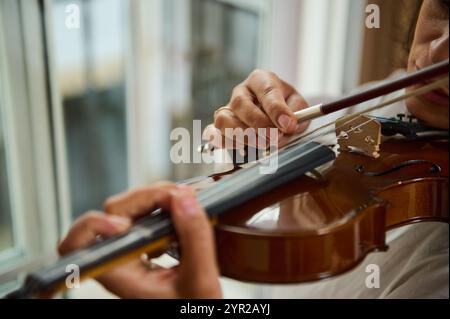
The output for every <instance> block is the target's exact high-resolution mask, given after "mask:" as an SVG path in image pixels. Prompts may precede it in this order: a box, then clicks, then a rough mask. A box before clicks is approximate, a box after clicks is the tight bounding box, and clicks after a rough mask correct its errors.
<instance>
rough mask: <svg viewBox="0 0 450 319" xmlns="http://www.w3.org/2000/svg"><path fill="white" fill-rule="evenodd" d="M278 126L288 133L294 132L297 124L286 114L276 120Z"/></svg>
mask: <svg viewBox="0 0 450 319" xmlns="http://www.w3.org/2000/svg"><path fill="white" fill-rule="evenodd" d="M278 124H279V125H280V126H281V128H283V129H284V130H285V131H288V132H290V131H293V130H295V127H296V126H297V122H296V121H294V120H293V119H292V118H291V117H289V116H287V115H286V114H283V115H281V116H280V117H279V118H278Z"/></svg>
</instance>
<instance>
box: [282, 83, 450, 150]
mask: <svg viewBox="0 0 450 319" xmlns="http://www.w3.org/2000/svg"><path fill="white" fill-rule="evenodd" d="M447 82H448V77H444V78H441V79H439V80H437V81H435V82H433V83H430V84H428V85H426V86H423V87H421V88H419V89H416V90H413V91H411V92H408V93H406V94H403V95H401V96H398V97H396V98H393V99H390V100H388V101H385V102H383V103H380V104H377V105H375V106H372V107H369V108H367V109H365V110H362V111H360V112H356V113H353V114H351V115H354V117H352V119H350V120H349V121H347V122H344V123H343V124H342V125H341V127H342V126H345V125H347V124H348V123H349V122H351V121H354V120H355V119H356V118H358V117H360V116H361V115H364V114H366V113H369V112H372V111H375V110H378V109H381V108H383V107H386V106H388V105H391V104H393V103H396V102H399V101H402V100H406V99H408V98H410V97H414V96H417V95H422V94H424V93H427V92H430V91H433V90H435V89H437V88H439V87H441V86H443V85H444V84H445V83H447ZM338 121H339V119H338V120H335V121H331V122H330V123H327V124H325V125H322V126H319V127H318V128H316V129H314V130H313V131H311V132H308V133H305V134H302V135H300V136H297V137H294V138H293V139H292V140H291V141H289V142H288V143H287V144H286V145H285V146H284V147H288V146H291V145H293V144H294V143H295V142H298V141H300V140H303V139H304V138H305V137H308V136H311V135H313V134H314V133H317V132H319V131H321V130H323V129H325V128H327V127H329V126H331V125H333V124H336V123H337V122H338ZM341 127H336V130H337V129H339V128H341ZM325 134H328V132H325V133H324V135H325ZM322 136H323V135H319V136H318V137H317V138H320V137H322Z"/></svg>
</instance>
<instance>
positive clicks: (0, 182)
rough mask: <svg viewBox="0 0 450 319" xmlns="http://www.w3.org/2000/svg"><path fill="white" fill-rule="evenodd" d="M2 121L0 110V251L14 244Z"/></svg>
mask: <svg viewBox="0 0 450 319" xmlns="http://www.w3.org/2000/svg"><path fill="white" fill-rule="evenodd" d="M0 109H1V105H0ZM2 121H3V119H2V114H1V112H0V252H1V251H2V250H5V249H7V248H11V247H12V246H13V245H14V237H13V228H12V219H11V203H10V197H9V188H8V170H7V166H6V149H5V148H6V147H5V135H4V130H3V127H2Z"/></svg>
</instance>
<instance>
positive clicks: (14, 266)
mask: <svg viewBox="0 0 450 319" xmlns="http://www.w3.org/2000/svg"><path fill="white" fill-rule="evenodd" d="M25 2H26V4H25ZM6 12H7V14H5V13H6ZM41 19H42V16H41V12H40V3H39V2H38V0H35V1H23V0H20V1H15V0H5V1H2V2H0V25H2V28H0V50H2V52H1V54H0V65H1V70H2V72H1V73H0V82H1V87H0V90H2V94H0V99H2V103H1V105H0V107H1V108H2V110H1V111H2V120H3V122H4V124H5V125H4V131H5V132H4V134H5V148H6V153H7V154H6V156H7V166H8V167H7V170H8V180H9V192H10V198H11V214H12V219H13V228H14V229H13V232H14V236H15V247H14V248H12V249H11V250H9V251H4V252H2V253H1V256H0V260H1V262H0V282H1V283H6V282H7V281H14V280H16V279H18V276H19V275H20V274H21V273H22V272H23V271H29V270H30V269H32V268H35V267H38V266H39V265H41V264H43V263H44V262H48V260H49V259H50V258H54V257H55V254H56V252H55V249H54V247H55V245H56V242H57V239H58V238H59V229H58V228H59V227H58V225H59V223H58V215H57V201H56V188H55V183H54V166H53V153H52V152H53V151H52V139H51V131H50V125H49V123H50V121H49V109H48V105H49V104H48V100H47V80H46V62H45V55H44V42H43V41H42V39H43V33H42V20H41ZM3 26H8V28H4V27H3ZM5 29H6V30H8V32H4V30H5ZM30 48H33V49H32V50H31V49H30ZM18 60H19V62H17V61H18ZM17 284H18V282H17ZM9 286H10V285H8V284H7V285H6V289H7V288H11V287H9ZM0 292H1V291H0Z"/></svg>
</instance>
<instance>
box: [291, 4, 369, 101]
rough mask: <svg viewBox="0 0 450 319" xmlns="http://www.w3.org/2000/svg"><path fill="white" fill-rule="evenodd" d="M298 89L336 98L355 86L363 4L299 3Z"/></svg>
mask: <svg viewBox="0 0 450 319" xmlns="http://www.w3.org/2000/svg"><path fill="white" fill-rule="evenodd" d="M301 1H302V8H301V15H300V42H299V46H300V49H299V50H298V52H299V57H298V61H299V63H298V69H297V77H298V81H297V88H298V89H299V90H300V91H301V92H302V93H303V94H304V95H305V96H306V97H312V96H336V95H341V94H343V93H346V92H347V91H349V90H350V89H353V88H355V87H356V86H357V84H358V77H359V70H360V61H361V44H362V41H363V27H362V26H363V23H364V14H365V11H364V7H365V5H366V3H365V1H361V0H301Z"/></svg>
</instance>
